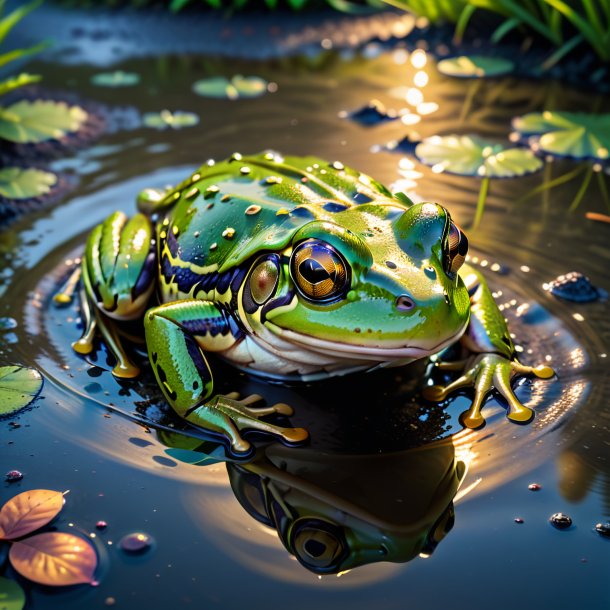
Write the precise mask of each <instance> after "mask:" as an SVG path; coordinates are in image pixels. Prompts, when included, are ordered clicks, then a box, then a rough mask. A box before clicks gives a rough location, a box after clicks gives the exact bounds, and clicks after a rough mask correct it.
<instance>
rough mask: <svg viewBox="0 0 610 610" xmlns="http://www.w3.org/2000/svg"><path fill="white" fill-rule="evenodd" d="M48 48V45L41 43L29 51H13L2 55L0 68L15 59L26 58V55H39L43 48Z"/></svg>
mask: <svg viewBox="0 0 610 610" xmlns="http://www.w3.org/2000/svg"><path fill="white" fill-rule="evenodd" d="M47 46H48V43H46V42H41V43H40V44H37V45H35V46H33V47H30V48H29V49H15V50H14V51H9V52H8V53H3V54H2V55H0V68H2V66H6V64H9V63H11V62H12V61H15V60H17V59H21V58H22V57H26V56H28V55H33V54H34V53H39V52H40V51H42V50H43V49H44V48H46V47H47Z"/></svg>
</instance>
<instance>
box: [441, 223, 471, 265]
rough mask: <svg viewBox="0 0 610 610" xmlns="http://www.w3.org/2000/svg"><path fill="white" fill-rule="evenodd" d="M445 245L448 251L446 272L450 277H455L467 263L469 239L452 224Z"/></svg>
mask: <svg viewBox="0 0 610 610" xmlns="http://www.w3.org/2000/svg"><path fill="white" fill-rule="evenodd" d="M445 243H446V246H445V247H446V251H447V255H446V261H445V270H446V272H447V273H449V274H450V275H454V274H455V273H457V272H458V270H459V268H460V267H461V266H462V265H463V264H464V262H465V261H466V254H467V253H468V238H467V237H466V235H464V233H462V231H460V229H459V228H458V227H457V226H456V225H455V224H454V223H453V222H452V223H451V225H450V227H449V232H448V234H447V240H446V242H445Z"/></svg>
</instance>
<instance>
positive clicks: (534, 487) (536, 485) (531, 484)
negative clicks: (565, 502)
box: [527, 483, 542, 491]
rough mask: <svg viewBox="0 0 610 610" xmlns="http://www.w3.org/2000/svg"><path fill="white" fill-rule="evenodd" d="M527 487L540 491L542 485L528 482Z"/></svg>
mask: <svg viewBox="0 0 610 610" xmlns="http://www.w3.org/2000/svg"><path fill="white" fill-rule="evenodd" d="M527 488H528V489H529V490H530V491H540V490H541V489H542V485H540V484H539V483H530V484H529V485H528V486H527Z"/></svg>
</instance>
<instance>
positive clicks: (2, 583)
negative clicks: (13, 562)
mask: <svg viewBox="0 0 610 610" xmlns="http://www.w3.org/2000/svg"><path fill="white" fill-rule="evenodd" d="M24 605H25V593H24V592H23V589H22V588H21V587H20V586H19V585H18V584H17V583H16V582H15V581H14V580H9V579H8V578H4V576H0V610H22V608H23V606H24Z"/></svg>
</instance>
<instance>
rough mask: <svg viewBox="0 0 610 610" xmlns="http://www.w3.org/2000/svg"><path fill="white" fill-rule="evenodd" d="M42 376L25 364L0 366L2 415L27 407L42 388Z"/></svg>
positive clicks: (0, 404)
mask: <svg viewBox="0 0 610 610" xmlns="http://www.w3.org/2000/svg"><path fill="white" fill-rule="evenodd" d="M42 383H43V381H42V376H41V375H40V373H39V372H38V371H37V370H35V369H31V368H27V367H24V366H0V417H6V416H7V415H12V414H13V413H16V412H17V411H19V410H20V409H23V408H25V407H27V406H28V405H29V404H30V403H32V402H33V400H34V399H35V398H36V397H37V396H38V394H39V393H40V390H41V388H42Z"/></svg>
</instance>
